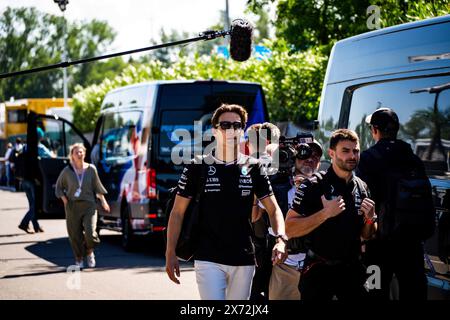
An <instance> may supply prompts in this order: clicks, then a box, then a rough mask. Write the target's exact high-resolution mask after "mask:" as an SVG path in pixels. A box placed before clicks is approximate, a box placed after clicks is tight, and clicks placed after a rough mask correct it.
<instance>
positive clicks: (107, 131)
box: [100, 111, 142, 160]
mask: <svg viewBox="0 0 450 320" xmlns="http://www.w3.org/2000/svg"><path fill="white" fill-rule="evenodd" d="M141 115H142V112H140V111H124V112H120V113H108V114H105V120H104V122H103V134H102V136H101V139H100V140H101V155H102V158H103V159H105V160H114V159H117V158H122V157H130V156H135V154H136V152H135V147H134V143H135V142H136V141H139V140H140V131H141V129H142V123H141Z"/></svg>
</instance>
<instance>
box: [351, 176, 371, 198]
mask: <svg viewBox="0 0 450 320" xmlns="http://www.w3.org/2000/svg"><path fill="white" fill-rule="evenodd" d="M353 179H354V180H355V183H356V186H357V188H358V190H359V194H360V195H361V200H364V198H370V192H369V189H368V188H367V187H365V186H364V183H363V181H362V180H361V179H360V178H359V177H357V176H354V177H353Z"/></svg>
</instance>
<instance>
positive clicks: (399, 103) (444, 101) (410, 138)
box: [348, 76, 450, 175]
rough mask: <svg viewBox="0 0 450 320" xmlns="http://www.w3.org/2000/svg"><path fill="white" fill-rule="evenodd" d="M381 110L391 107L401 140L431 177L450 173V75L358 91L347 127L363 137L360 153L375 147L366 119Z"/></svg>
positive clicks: (366, 87) (378, 85)
mask: <svg viewBox="0 0 450 320" xmlns="http://www.w3.org/2000/svg"><path fill="white" fill-rule="evenodd" d="M436 97H437V99H436ZM380 107H389V108H392V109H394V110H395V112H396V113H397V114H398V116H399V119H400V131H399V138H400V139H403V140H405V141H406V142H408V143H409V144H411V147H412V148H413V150H414V152H415V153H416V154H417V155H418V156H419V157H420V158H421V159H422V161H423V162H424V164H425V168H426V169H427V172H428V174H429V175H446V174H448V173H449V167H450V162H449V155H450V76H439V77H430V78H421V79H405V80H399V81H398V80H397V81H391V82H385V83H376V84H368V85H366V86H363V87H360V88H358V89H356V90H355V91H354V93H353V96H352V99H351V105H350V113H349V114H350V116H349V122H348V128H350V129H353V130H355V131H356V132H357V133H358V135H359V136H360V138H361V150H365V149H367V148H368V147H370V146H371V145H372V144H373V140H372V137H371V135H370V131H369V128H368V126H367V125H366V124H365V121H364V120H365V118H366V116H367V115H368V114H370V113H372V112H373V111H375V110H376V109H377V108H380Z"/></svg>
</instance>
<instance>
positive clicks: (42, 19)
mask: <svg viewBox="0 0 450 320" xmlns="http://www.w3.org/2000/svg"><path fill="white" fill-rule="evenodd" d="M66 30H67V32H66ZM64 35H66V38H67V46H66V47H67V51H68V57H67V59H68V60H78V59H82V58H87V57H92V56H95V55H98V54H99V53H104V52H105V51H106V49H107V48H108V46H109V45H110V44H111V43H112V41H113V40H114V38H115V33H114V31H113V30H112V29H111V27H110V26H109V25H108V24H107V23H106V22H103V21H98V20H92V21H89V22H73V23H71V22H69V23H67V28H66V27H65V23H64V19H63V18H62V17H61V16H55V15H51V14H47V13H42V12H39V11H38V10H37V9H35V8H15V9H13V8H9V7H8V8H7V9H6V10H5V11H4V12H3V13H2V14H1V15H0V72H1V73H7V72H12V71H18V70H24V69H30V68H36V67H41V66H46V65H51V64H57V63H60V62H61V61H63V52H64V47H65V44H64ZM123 68H124V63H123V62H122V61H121V59H120V60H119V59H112V60H110V61H108V62H99V63H96V64H95V65H94V64H92V63H90V64H89V63H88V64H82V65H80V66H78V67H71V68H68V69H67V72H68V76H69V95H70V93H71V92H72V91H73V88H74V86H75V85H77V84H78V85H82V86H87V85H90V84H92V83H98V82H99V81H102V80H103V79H104V77H105V76H106V75H108V72H109V71H111V70H114V71H117V72H119V71H121V70H122V69H123ZM102 72H104V74H101V73H102ZM11 96H14V97H16V98H40V97H53V96H62V71H61V69H58V70H53V71H48V72H45V73H44V72H42V73H35V74H31V75H25V76H18V77H14V78H7V79H3V80H2V81H1V82H0V100H1V101H3V100H7V99H9V98H10V97H11Z"/></svg>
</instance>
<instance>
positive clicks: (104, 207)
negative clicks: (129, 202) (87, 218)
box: [102, 200, 111, 212]
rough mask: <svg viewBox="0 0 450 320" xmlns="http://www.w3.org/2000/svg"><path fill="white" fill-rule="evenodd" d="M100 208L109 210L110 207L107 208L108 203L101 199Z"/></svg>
mask: <svg viewBox="0 0 450 320" xmlns="http://www.w3.org/2000/svg"><path fill="white" fill-rule="evenodd" d="M102 208H103V210H105V211H106V212H110V211H111V209H110V208H109V204H108V202H106V200H103V201H102Z"/></svg>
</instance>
